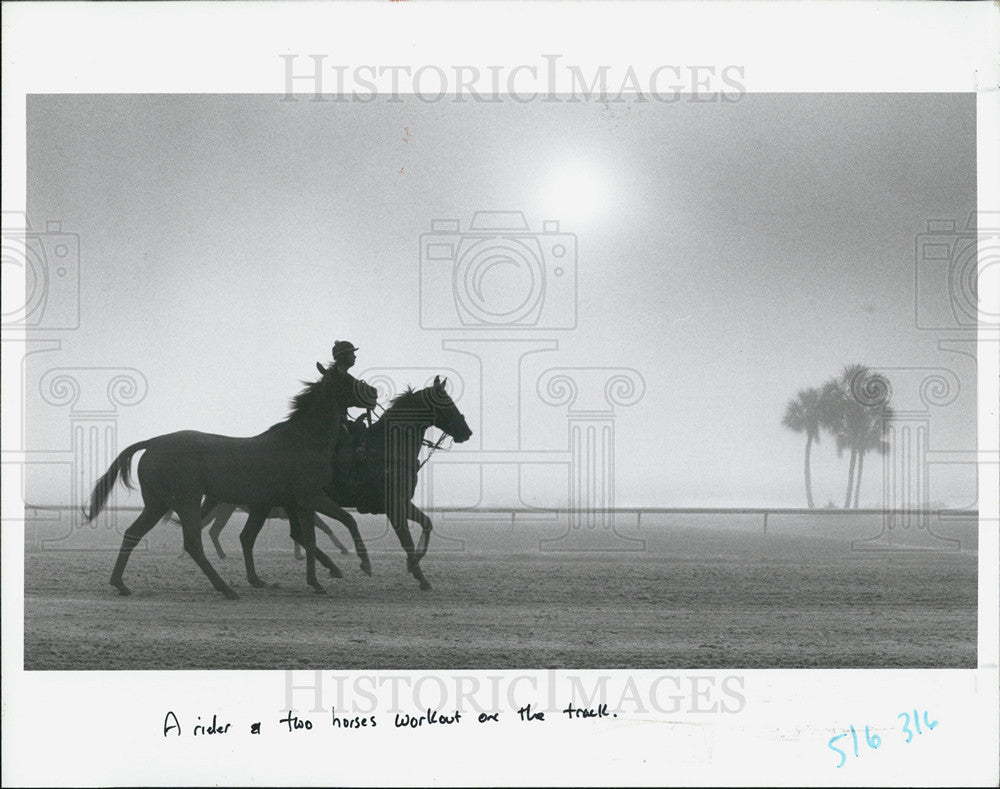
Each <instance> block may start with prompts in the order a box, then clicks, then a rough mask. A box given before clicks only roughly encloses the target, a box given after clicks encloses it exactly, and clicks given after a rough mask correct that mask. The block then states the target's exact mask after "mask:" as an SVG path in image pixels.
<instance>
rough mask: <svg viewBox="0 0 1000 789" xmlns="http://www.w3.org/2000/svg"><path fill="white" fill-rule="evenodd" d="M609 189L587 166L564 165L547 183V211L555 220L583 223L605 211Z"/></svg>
mask: <svg viewBox="0 0 1000 789" xmlns="http://www.w3.org/2000/svg"><path fill="white" fill-rule="evenodd" d="M605 192H606V187H605V185H604V183H603V181H602V179H601V177H600V174H599V173H598V171H597V170H596V169H595V168H593V167H590V166H588V165H585V164H563V165H560V166H559V167H557V168H556V169H555V170H553V171H552V172H551V173H550V174H549V176H548V179H547V180H546V182H545V192H544V200H545V209H546V212H547V214H548V215H549V216H552V217H553V218H555V219H565V220H576V221H582V220H585V219H591V218H593V217H594V216H595V215H596V214H597V213H598V212H599V211H600V210H601V208H602V207H603V205H604V198H605Z"/></svg>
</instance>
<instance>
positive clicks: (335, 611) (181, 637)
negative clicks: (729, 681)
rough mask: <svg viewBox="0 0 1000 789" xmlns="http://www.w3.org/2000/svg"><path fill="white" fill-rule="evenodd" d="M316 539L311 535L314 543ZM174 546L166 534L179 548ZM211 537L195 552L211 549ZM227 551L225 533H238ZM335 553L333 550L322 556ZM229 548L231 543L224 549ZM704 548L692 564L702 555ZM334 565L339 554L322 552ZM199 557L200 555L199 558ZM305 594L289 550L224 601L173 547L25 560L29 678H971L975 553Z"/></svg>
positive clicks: (351, 581)
mask: <svg viewBox="0 0 1000 789" xmlns="http://www.w3.org/2000/svg"><path fill="white" fill-rule="evenodd" d="M325 539H326V538H323V537H321V540H325ZM178 542H179V540H178ZM206 542H207V541H206ZM233 542H235V540H233ZM321 544H323V545H326V546H328V545H329V543H321ZM233 548H235V545H233ZM699 554H701V555H699ZM332 555H333V554H332ZM210 556H211V553H210ZM333 556H334V559H335V561H337V562H338V564H340V566H341V568H342V569H343V571H344V578H343V579H341V580H334V579H330V578H328V577H326V576H325V575H321V578H323V579H324V583H325V584H326V586H327V589H328V590H329V594H328V595H327V596H325V597H322V596H317V595H315V594H313V593H312V592H311V591H308V588H307V587H306V586H305V582H304V569H303V566H302V564H301V563H300V562H296V561H295V560H294V559H293V558H292V555H291V552H290V551H285V550H282V551H272V552H268V553H263V552H262V553H261V554H260V555H259V557H258V563H257V567H258V571H259V572H260V573H261V575H262V577H264V578H265V579H266V580H268V581H270V582H278V583H279V584H280V588H277V589H253V588H250V587H249V586H248V585H247V584H246V582H245V580H244V579H243V572H242V569H243V562H242V559H241V558H240V556H239V554H238V551H235V550H234V553H233V554H232V555H230V556H229V557H228V558H227V559H225V560H218V559H216V558H215V557H214V556H211V558H212V561H213V563H214V564H215V566H216V568H218V569H219V571H220V573H221V574H222V576H223V577H224V578H226V579H227V580H229V581H231V582H233V584H234V587H235V588H236V589H237V591H239V592H240V594H241V595H242V597H241V598H240V599H239V600H236V601H229V600H226V599H224V598H223V597H222V596H221V595H220V594H218V593H216V592H214V591H213V590H212V588H211V586H210V584H209V583H208V581H207V580H206V579H205V577H204V576H203V575H202V574H201V572H200V570H198V568H197V567H196V566H195V565H194V563H193V562H192V561H191V560H190V559H189V558H188V557H186V556H185V557H178V556H177V553H176V550H175V549H173V548H171V549H170V550H158V551H157V550H146V551H137V552H136V553H135V554H134V556H133V559H132V562H131V564H130V565H129V568H128V572H127V575H126V581H127V583H128V584H129V585H130V586H131V588H132V590H133V592H134V594H133V596H132V597H128V598H126V597H118V596H116V595H115V594H114V593H113V590H112V589H111V587H110V586H109V585H108V577H109V574H110V570H111V565H112V563H113V561H114V553H110V552H107V551H90V552H80V551H51V550H45V551H39V552H31V553H29V554H28V555H27V556H26V559H25V564H26V576H25V586H26V588H25V623H26V624H25V667H26V668H27V669H285V668H324V669H346V668H367V669H401V668H413V669H439V670H440V669H505V668H515V667H533V668H537V667H562V668H671V669H692V668H752V667H760V668H767V667H974V666H975V664H976V561H977V559H976V555H975V553H974V552H968V551H966V552H951V553H931V554H913V553H910V554H906V553H903V554H899V555H896V554H893V555H889V556H886V555H858V554H853V553H850V552H845V551H840V550H834V551H827V552H825V553H824V552H823V551H812V550H809V551H806V552H802V551H801V550H800V551H799V552H798V553H797V555H796V556H794V557H793V556H791V555H786V556H785V557H784V558H779V557H775V558H760V557H757V558H755V557H753V556H751V555H747V553H746V552H741V551H734V552H729V553H727V554H725V553H724V554H718V553H716V554H714V555H707V554H705V553H704V552H703V551H701V550H699V549H698V548H697V546H695V547H694V548H692V549H690V550H687V551H678V552H677V555H675V556H662V555H655V554H653V553H650V552H646V553H641V554H630V553H620V554H608V553H605V554H593V553H590V554H587V553H577V554H572V553H569V554H566V553H538V552H535V553H533V554H511V553H504V552H497V553H493V554H488V553H484V552H480V553H473V552H470V551H468V550H466V551H456V552H451V553H449V552H447V551H438V552H435V550H434V547H433V546H432V550H431V552H430V553H429V554H428V556H427V558H426V559H425V560H424V564H423V567H424V571H425V572H426V573H427V575H428V577H429V578H430V579H431V581H432V583H433V584H434V589H433V590H432V591H429V592H421V591H420V590H419V589H418V588H417V586H416V583H415V582H414V581H413V579H412V578H411V577H410V576H408V575H404V573H403V557H402V554H401V552H399V551H398V549H397V550H395V551H386V552H376V553H374V554H373V562H374V565H375V573H376V574H375V577H372V578H368V577H365V576H363V575H361V573H360V572H359V571H358V569H357V561H356V559H355V558H354V557H353V556H338V555H333Z"/></svg>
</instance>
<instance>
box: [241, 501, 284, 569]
mask: <svg viewBox="0 0 1000 789" xmlns="http://www.w3.org/2000/svg"><path fill="white" fill-rule="evenodd" d="M268 514H269V513H268V512H267V509H266V508H265V509H260V508H251V509H250V512H249V514H248V515H247V522H246V524H245V525H244V526H243V531H241V532H240V545H241V546H243V563H244V564H245V565H246V569H247V581H249V583H250V586H255V587H258V588H259V587H263V586H267V584H266V583H265V582H264V581H263V580H262V579H261V578H260V576H259V575H257V568H256V567H255V566H254V561H253V546H254V543H256V542H257V535H258V534H260V530H261V529H262V528H263V527H264V521H266V520H267V516H268ZM275 587H277V584H275Z"/></svg>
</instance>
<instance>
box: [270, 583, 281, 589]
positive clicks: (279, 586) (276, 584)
mask: <svg viewBox="0 0 1000 789" xmlns="http://www.w3.org/2000/svg"><path fill="white" fill-rule="evenodd" d="M267 588H268V589H280V588H281V584H278V583H274V584H269V585H268V587H267Z"/></svg>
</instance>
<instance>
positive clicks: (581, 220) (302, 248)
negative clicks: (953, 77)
mask: <svg viewBox="0 0 1000 789" xmlns="http://www.w3.org/2000/svg"><path fill="white" fill-rule="evenodd" d="M27 139H28V162H27V171H28V194H27V200H28V202H27V205H28V215H29V218H30V220H31V222H32V225H33V228H34V229H35V230H36V231H37V230H38V229H39V228H44V227H45V222H46V221H47V220H60V221H61V222H62V230H63V231H64V232H68V233H77V234H79V236H80V245H81V251H80V263H79V267H80V275H79V277H80V286H81V297H80V304H79V328H77V329H73V330H68V331H63V332H55V333H53V334H52V335H51V336H58V337H59V338H60V340H61V347H60V348H59V349H58V350H54V351H49V352H46V353H39V354H36V355H34V356H29V357H28V361H27V369H26V380H27V392H26V402H27V405H26V442H25V446H26V447H27V448H28V449H29V450H30V451H34V452H38V453H44V452H56V451H64V450H66V449H67V447H69V445H70V441H71V437H70V424H69V419H68V409H67V408H66V407H57V406H53V405H51V404H50V403H49V402H47V401H46V400H45V399H44V398H43V397H42V396H41V394H40V384H39V379H40V378H41V377H42V375H43V374H44V373H45V371H46V370H48V369H49V368H51V367H61V368H82V367H129V368H136V369H138V370H139V371H141V372H142V374H143V375H144V376H145V378H146V380H147V382H148V392H147V394H146V396H145V398H144V399H143V400H142V402H140V403H138V404H137V405H135V406H132V407H126V408H121V409H119V412H118V415H117V431H118V432H117V442H118V445H117V449H118V450H121V449H123V448H124V447H125V446H127V445H128V444H131V443H133V442H135V441H139V440H142V439H145V438H148V437H151V436H153V435H159V434H162V433H167V432H171V431H174V430H179V429H199V430H205V431H209V432H215V433H224V434H230V435H253V434H256V433H259V432H261V431H263V430H264V429H266V428H267V427H268V426H270V425H271V424H273V423H274V422H277V421H279V420H280V419H283V418H284V416H285V415H286V413H287V403H288V399H289V398H290V397H291V396H292V395H293V394H295V392H297V391H298V390H299V389H300V387H301V385H300V383H299V381H300V380H301V379H308V380H313V379H314V378H315V368H314V363H315V362H316V361H324V362H326V361H329V358H330V357H329V355H330V346H331V345H332V343H333V341H334V340H337V339H347V340H350V341H352V342H354V343H355V344H356V345H358V346H360V349H361V350H360V352H359V354H358V363H357V365H356V366H355V367H354V368H353V370H352V372H353V373H355V374H357V375H359V376H362V377H364V376H365V372H366V370H372V369H376V370H378V371H383V372H384V371H385V370H386V369H387V368H407V369H404V370H401V371H400V372H399V373H398V374H397V376H396V377H397V378H398V379H399V380H401V381H402V382H404V383H405V382H407V381H408V382H409V383H412V384H413V385H415V386H422V385H424V384H425V382H426V379H427V377H428V376H430V377H433V374H434V372H435V371H442V372H444V373H446V374H449V375H450V376H451V379H452V381H453V382H458V383H459V384H460V390H457V391H456V396H457V398H458V400H457V403H458V406H459V408H460V409H461V410H462V411H463V412H464V413H465V415H466V416H467V418H468V420H469V424H470V426H471V427H472V428H473V430H474V431H475V433H476V435H474V437H473V439H472V441H470V442H469V443H468V444H466V445H463V446H462V447H456V448H455V449H454V450H453V451H452V456H455V455H456V454H457V453H458V452H460V451H462V452H469V453H472V454H471V455H470V464H469V466H468V467H460V466H451V467H448V468H447V469H445V468H442V469H441V471H440V473H439V472H438V471H435V477H434V492H433V498H434V501H433V503H434V504H438V505H456V506H465V505H473V504H477V503H478V504H491V505H498V506H515V505H517V504H519V503H528V504H537V505H548V506H559V505H565V503H566V500H567V481H566V472H565V469H564V468H559V467H557V466H552V465H549V466H545V465H539V466H538V467H523V468H522V470H521V476H520V480H519V481H518V480H517V479H516V478H513V477H511V476H510V473H509V472H510V469H509V468H506V467H505V468H501V467H500V466H496V467H491V466H483V465H481V463H482V460H481V458H480V459H479V460H477V458H476V457H475V453H476V452H477V451H480V450H486V451H490V450H509V451H511V452H514V450H515V449H516V450H518V451H522V452H524V453H527V452H529V451H532V450H537V451H552V452H559V451H563V450H565V449H566V446H567V415H566V407H565V406H561V405H552V404H551V403H547V402H544V398H542V397H541V396H540V395H539V392H538V387H537V381H538V379H539V376H541V375H542V374H543V373H544V371H546V370H548V369H549V368H553V367H555V368H573V367H597V368H603V367H607V368H631V369H632V370H635V371H637V372H638V373H639V374H640V375H641V379H642V382H643V383H644V391H643V392H642V396H641V398H640V399H638V402H635V403H634V404H632V405H630V406H620V407H616V408H615V409H614V420H613V424H614V466H613V479H614V486H613V487H614V503H615V504H617V505H618V506H640V505H644V506H805V493H804V483H803V472H802V466H803V450H804V444H805V436H804V435H803V434H796V433H792V432H791V431H789V430H788V429H786V428H784V427H783V426H782V425H781V419H782V415H783V413H784V410H785V406H786V403H787V401H788V400H789V399H790V398H792V397H793V396H794V395H795V394H796V392H797V391H798V390H799V389H801V388H804V387H808V386H817V387H818V386H821V385H822V384H823V383H824V381H826V380H827V379H829V378H830V377H832V376H835V375H837V374H839V373H840V372H841V370H842V368H843V367H844V366H845V365H847V364H850V363H855V362H860V363H863V364H866V365H868V366H870V367H872V368H873V369H876V370H885V371H886V375H887V377H888V378H889V380H890V382H892V383H893V400H892V405H893V407H894V408H896V410H897V411H906V410H907V409H922V408H924V407H925V406H923V405H921V400H920V397H919V393H918V392H917V389H918V388H919V386H918V384H919V381H920V380H921V378H920V374H917V375H916V377H915V375H914V374H911V373H910V372H908V371H907V370H906V369H896V368H945V369H947V370H950V371H952V372H953V374H954V376H955V379H956V380H957V381H958V383H959V392H958V395H957V397H955V398H954V399H953V400H952V401H951V402H949V403H948V404H947V405H946V406H942V407H938V408H934V409H932V410H931V411H930V414H931V417H930V432H929V436H930V444H931V446H932V448H933V449H935V450H972V449H974V448H975V443H976V438H975V367H974V364H973V362H972V360H971V359H970V358H968V357H963V356H962V355H960V354H956V353H949V352H947V351H944V350H941V349H940V348H939V346H938V342H939V341H940V340H942V339H946V338H948V337H953V336H956V332H955V331H948V330H947V327H940V328H941V329H942V330H941V331H935V330H927V329H919V328H918V326H917V321H916V318H915V315H916V303H917V301H918V299H919V300H923V301H924V302H927V303H939V304H946V303H947V301H948V298H949V292H948V287H949V286H948V278H947V276H930V277H925V278H922V279H920V281H919V282H918V278H917V276H916V266H915V247H916V239H917V236H918V235H919V234H920V233H923V232H925V231H926V228H927V222H928V220H934V219H955V220H957V221H958V223H959V227H961V226H963V225H964V223H965V220H966V218H967V217H968V215H969V213H970V212H971V211H972V210H973V209H974V208H975V102H974V97H971V96H961V95H933V94H889V95H860V94H838V95H824V94H815V95H793V94H788V95H747V96H745V97H743V98H742V100H740V101H739V102H735V103H694V102H688V101H682V102H678V103H676V104H669V105H662V104H656V103H631V102H627V103H621V104H617V103H601V102H596V101H594V102H581V103H570V102H561V103H545V102H534V103H531V104H526V105H521V104H517V103H515V102H513V101H504V102H502V103H498V104H476V103H473V102H471V101H467V102H466V103H453V102H449V101H441V102H437V103H430V104H428V103H422V102H420V101H417V100H415V99H412V98H404V99H402V100H401V101H400V102H399V103H391V102H387V101H385V100H384V99H380V100H378V101H375V102H373V103H371V104H361V103H357V102H344V103H335V102H327V103H314V102H311V101H308V100H307V99H300V100H298V101H296V102H282V101H281V100H280V97H279V96H128V95H118V96H34V97H31V98H29V101H28V130H27ZM501 209H503V210H518V211H523V212H524V215H525V217H526V219H527V221H528V224H529V225H530V229H531V230H532V231H536V232H540V231H542V229H543V224H542V223H543V222H544V221H546V220H558V221H559V223H560V224H559V232H560V233H564V234H574V235H575V237H576V248H577V255H576V265H575V280H576V281H575V292H574V290H573V289H572V288H571V287H570V285H571V284H572V277H573V272H572V271H570V272H567V273H568V276H567V277H566V278H565V279H563V280H556V279H555V278H550V279H548V280H547V281H546V283H545V287H546V290H545V293H544V305H543V308H544V310H547V311H545V312H544V313H543V314H544V317H543V319H541V320H540V322H539V323H540V324H544V323H545V321H546V320H549V321H550V324H551V325H539V326H537V327H535V328H525V327H520V328H513V329H502V330H501V329H489V330H486V331H483V330H482V329H461V328H441V327H440V326H437V325H435V326H433V327H431V326H428V325H427V324H428V320H426V318H427V312H428V310H430V312H434V311H435V310H437V311H438V312H441V311H442V310H444V311H445V312H446V311H447V309H448V305H449V299H451V304H452V306H454V299H453V297H452V296H451V295H450V294H448V293H445V294H444V295H443V296H442V295H441V293H436V294H433V296H432V295H427V296H425V298H433V299H434V302H433V304H432V305H430V307H428V306H427V305H425V313H423V314H422V313H421V304H420V296H421V293H420V286H421V277H422V271H424V274H423V276H424V277H425V282H430V280H429V279H427V277H428V276H429V275H428V274H427V273H426V271H425V269H426V266H427V261H426V260H425V261H423V262H422V260H421V236H422V234H427V233H429V232H430V231H431V230H432V222H433V221H434V220H437V219H459V220H460V221H461V226H460V227H461V231H465V230H467V229H468V227H469V222H470V221H471V219H472V217H473V214H474V213H475V212H476V211H480V210H501ZM461 231H460V232H461ZM457 235H460V233H459V234H457ZM422 265H423V268H422ZM439 274H440V272H439ZM497 276H500V277H502V276H503V275H502V272H501V273H500V274H498V275H497ZM435 281H437V282H439V281H441V279H440V276H439V277H438V280H435ZM502 285H503V280H502V278H501V279H499V280H495V281H494V282H492V284H491V283H490V282H487V283H486V287H487V288H489V287H500V286H502ZM497 298H502V296H497ZM573 307H575V309H573ZM568 315H575V320H574V321H571V323H572V324H573V325H572V326H571V327H569V328H565V327H562V326H559V325H556V324H559V322H560V321H561V320H563V319H564V318H566V316H568ZM422 317H424V318H425V320H424V325H423V326H422V323H421V321H422ZM432 317H433V316H432ZM449 319H452V318H451V317H449V316H447V315H446V316H444V317H443V318H441V319H440V320H443V321H445V322H447V320H449ZM567 320H568V319H567ZM430 322H431V323H434V321H430ZM439 322H440V321H439ZM563 322H566V321H563ZM456 325H457V324H456ZM47 336H48V335H47ZM463 338H465V339H469V338H475V339H484V338H487V339H491V340H496V343H495V344H493V345H490V344H486V345H483V346H481V347H482V349H483V353H484V354H485V355H486V356H487V357H488V359H487V360H486V361H485V362H484V363H483V364H482V365H480V364H479V363H478V362H477V360H476V358H475V357H474V356H471V355H470V354H469V353H468V352H465V353H460V352H456V351H455V350H449V349H447V348H446V347H444V345H443V343H445V342H446V341H447V342H454V341H455V340H461V339H463ZM515 341H517V342H515ZM528 341H537V344H538V345H539V346H544V347H546V348H549V349H548V350H543V351H538V352H536V353H532V354H530V355H527V356H525V357H524V358H523V359H522V360H521V361H520V363H518V356H519V354H521V353H523V352H524V351H526V350H528V348H529V346H531V343H530V342H528ZM545 341H548V345H545ZM518 343H520V344H518ZM556 345H557V346H558V347H555V346H556ZM519 349H520V350H519ZM887 368H893V369H887ZM449 371H450V372H449ZM480 373H482V381H481V382H480V380H479V376H480ZM914 382H916V384H914ZM498 393H510V394H509V395H508V394H502V396H500V397H499V400H500V402H498V403H497V404H496V405H495V406H494V405H491V400H490V398H491V397H493V398H494V400H497V399H498ZM599 399H600V398H598V400H599ZM515 401H516V402H515ZM601 407H604V406H601ZM489 408H494V410H495V411H497V413H492V414H491V413H488V414H484V413H483V410H484V409H489ZM491 417H492V418H493V419H494V421H493V423H492V424H487V423H489V420H490V419H491ZM498 418H499V421H498ZM484 420H485V422H484ZM518 420H519V421H520V426H519V427H518V426H517V425H516V422H517V421H518ZM506 423H509V425H510V427H509V429H510V435H509V436H505V435H504V434H503V433H502V430H499V428H498V427H497V425H498V424H499V425H500V426H501V427H502V425H503V424H506ZM498 430H499V432H498ZM511 436H514V437H515V438H513V439H511ZM515 455H516V452H514V454H512V457H514V456H515ZM39 457H43V456H42V455H41V454H39ZM437 457H440V456H437ZM437 457H436V459H437ZM525 457H527V455H525ZM812 458H813V492H814V496H815V498H816V502H817V504H818V505H820V506H822V505H824V504H826V503H827V501H828V500H832V501H834V502H837V504H838V505H839V504H840V503H841V501H842V499H843V497H844V490H845V485H846V480H847V465H848V458H849V452H848V453H845V455H844V457H843V458H839V459H838V458H837V455H836V452H835V449H834V442H833V440H832V438H831V437H830V436H827V435H823V436H822V439H821V442H820V444H819V445H818V446H814V447H813V452H812ZM515 459H516V458H515ZM432 465H433V464H432ZM480 470H481V473H479V471H480ZM484 480H485V481H484ZM71 484H72V483H71V481H70V480H69V479H68V478H67V476H66V469H65V468H64V467H61V466H52V467H48V468H47V467H46V466H45V465H44V463H43V464H41V465H38V466H37V467H33V468H29V471H28V474H27V486H28V487H27V491H26V494H27V499H28V501H30V502H35V503H69V501H70V488H71ZM929 498H931V499H932V500H935V501H941V502H946V503H948V504H951V505H954V506H968V505H971V504H974V503H975V467H974V466H971V465H954V466H948V467H943V468H941V469H938V470H936V471H935V474H934V476H933V478H932V479H931V489H930V492H929ZM881 501H882V461H881V459H880V458H878V457H877V456H875V455H872V454H869V455H868V456H867V458H866V462H865V476H864V480H863V483H862V488H861V495H860V503H861V506H866V505H867V506H878V505H879V504H881ZM138 502H139V498H138V495H137V494H132V496H131V498H128V497H126V496H124V495H122V496H121V497H120V498H119V503H120V504H126V503H138Z"/></svg>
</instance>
